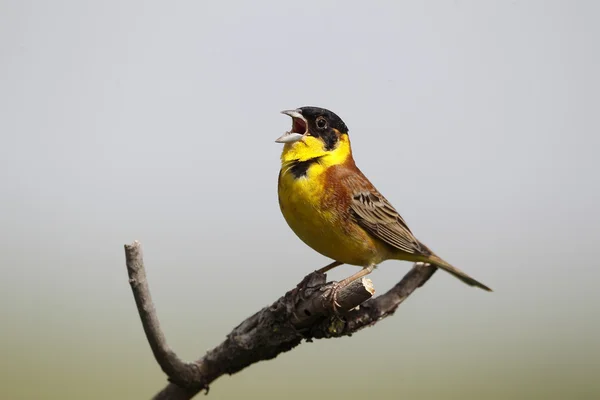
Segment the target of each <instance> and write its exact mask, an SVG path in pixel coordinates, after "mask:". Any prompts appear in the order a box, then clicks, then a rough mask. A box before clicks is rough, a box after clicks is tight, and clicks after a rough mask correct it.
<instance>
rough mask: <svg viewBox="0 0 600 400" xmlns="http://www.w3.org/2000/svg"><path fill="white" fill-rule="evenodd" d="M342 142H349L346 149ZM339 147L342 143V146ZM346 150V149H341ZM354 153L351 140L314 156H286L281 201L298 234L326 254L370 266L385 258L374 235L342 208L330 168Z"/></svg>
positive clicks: (351, 262) (281, 178) (285, 216)
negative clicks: (380, 256)
mask: <svg viewBox="0 0 600 400" xmlns="http://www.w3.org/2000/svg"><path fill="white" fill-rule="evenodd" d="M342 146H345V147H346V149H344V148H343V147H342ZM339 147H342V148H341V149H339ZM339 150H342V151H339ZM349 154H350V148H349V143H344V142H341V143H340V145H339V146H338V150H336V151H334V152H328V153H327V154H321V155H314V154H313V156H314V157H312V158H308V157H303V159H299V158H295V159H288V160H286V159H285V149H284V156H283V157H282V168H281V172H280V175H279V205H280V207H281V212H282V213H283V216H284V218H285V220H286V221H287V223H288V225H289V226H290V228H292V230H293V231H294V232H295V233H296V235H297V236H298V237H299V238H300V239H301V240H302V241H303V242H304V243H306V244H307V245H309V246H310V247H312V248H313V249H314V250H316V251H318V252H319V253H321V254H323V255H324V256H326V257H329V258H332V259H334V260H337V261H340V262H343V263H346V264H353V265H361V266H368V265H369V264H371V263H378V262H379V261H381V260H380V259H379V257H378V251H377V250H378V249H377V246H376V245H375V244H374V242H373V240H372V239H371V238H370V236H369V235H368V234H367V233H366V232H365V231H364V230H363V229H362V228H360V227H359V226H357V225H355V224H354V223H353V222H352V221H350V220H349V219H348V218H347V216H348V214H347V213H346V214H344V213H342V212H341V211H340V209H339V206H340V203H339V202H336V201H335V197H336V195H339V193H338V194H336V193H334V192H333V191H334V189H335V186H334V185H332V184H331V182H328V181H327V174H326V170H327V169H328V168H331V167H333V166H334V165H338V164H340V163H341V162H343V160H344V159H345V157H347V156H348V155H349Z"/></svg>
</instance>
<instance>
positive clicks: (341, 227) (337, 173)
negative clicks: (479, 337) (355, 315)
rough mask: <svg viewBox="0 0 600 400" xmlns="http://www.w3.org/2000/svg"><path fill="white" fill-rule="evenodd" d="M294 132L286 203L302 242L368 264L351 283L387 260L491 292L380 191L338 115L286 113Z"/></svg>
mask: <svg viewBox="0 0 600 400" xmlns="http://www.w3.org/2000/svg"><path fill="white" fill-rule="evenodd" d="M282 113H283V114H286V115H289V116H290V117H292V121H293V122H292V129H291V130H290V131H289V132H286V133H285V134H283V135H282V136H281V137H280V138H278V139H277V140H276V142H278V143H284V147H283V153H282V154H281V171H280V172H279V183H278V193H279V205H280V208H281V212H282V213H283V216H284V218H285V220H286V221H287V223H288V225H289V226H290V228H292V230H293V231H294V232H295V233H296V235H298V237H299V238H300V239H302V241H304V242H305V243H306V244H307V245H309V246H310V247H312V248H313V249H314V250H316V251H318V252H319V253H321V254H323V255H324V256H326V257H329V258H332V259H333V260H335V261H334V262H332V263H331V264H329V265H328V266H326V267H324V268H322V269H321V272H326V271H328V270H330V269H332V268H334V267H336V266H338V265H342V264H352V265H358V266H361V267H363V269H362V270H361V271H359V272H357V273H356V274H354V275H352V276H350V277H348V278H346V279H344V280H343V281H341V282H340V284H341V285H345V284H348V283H350V282H352V281H354V280H356V279H358V278H360V277H362V276H365V275H367V274H369V273H371V271H373V269H374V268H375V266H376V265H377V264H379V263H381V262H382V261H385V260H390V259H393V260H406V261H413V262H417V261H421V262H426V263H430V264H433V265H435V266H436V267H439V268H441V269H443V270H445V271H447V272H449V273H450V274H452V275H454V276H455V277H457V278H458V279H460V280H461V281H463V282H464V283H466V284H468V285H471V286H477V287H479V288H482V289H485V290H488V291H491V289H490V288H489V287H487V286H486V285H484V284H483V283H481V282H479V281H477V280H475V279H473V278H471V277H470V276H469V275H467V274H466V273H464V272H463V271H461V270H459V269H458V268H456V267H453V266H452V265H450V264H448V263H447V262H446V261H444V260H442V259H441V258H440V257H438V256H437V255H435V254H434V253H433V252H432V251H431V250H430V249H429V248H428V247H427V246H425V245H424V244H423V243H421V242H419V241H418V240H417V238H416V237H415V236H414V235H413V234H412V232H411V231H410V229H409V228H408V225H407V224H406V222H405V221H404V219H402V217H401V216H400V214H399V213H398V212H397V211H396V209H395V208H394V207H393V206H392V205H391V204H390V203H389V202H388V201H387V200H386V198H385V197H383V196H382V195H381V193H379V192H378V191H377V189H375V187H374V186H373V184H372V183H371V182H369V180H368V179H367V178H366V177H365V176H364V175H363V173H362V172H361V171H360V170H359V169H358V167H357V166H356V164H355V163H354V159H353V158H352V149H351V147H350V139H349V137H348V127H347V126H346V124H345V123H344V122H343V121H342V119H341V118H340V117H338V116H337V115H336V114H335V113H333V112H331V111H329V110H325V109H323V108H318V107H301V108H298V109H296V110H288V111H282Z"/></svg>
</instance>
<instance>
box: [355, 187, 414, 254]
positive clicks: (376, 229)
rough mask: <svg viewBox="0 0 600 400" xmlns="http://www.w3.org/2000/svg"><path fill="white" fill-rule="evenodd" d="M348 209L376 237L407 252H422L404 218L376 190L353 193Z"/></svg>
mask: <svg viewBox="0 0 600 400" xmlns="http://www.w3.org/2000/svg"><path fill="white" fill-rule="evenodd" d="M350 209H351V211H352V213H351V214H352V217H353V219H354V220H355V221H356V222H357V223H358V224H359V225H360V226H362V227H363V228H364V229H365V230H367V232H369V233H370V234H372V235H373V236H375V237H377V238H378V239H381V240H382V241H384V242H385V243H387V244H389V245H390V246H393V247H395V248H397V249H399V250H402V251H405V252H407V253H411V254H423V253H424V249H423V247H422V245H421V243H419V241H418V240H417V238H415V237H414V235H413V234H412V232H411V231H410V229H409V228H408V225H407V224H406V222H405V221H404V219H403V218H402V217H401V216H400V214H399V213H398V212H397V211H396V209H395V208H394V207H393V206H392V205H391V204H390V203H389V202H388V201H387V199H386V198H385V197H383V196H382V195H381V194H379V193H378V192H376V191H374V190H363V191H360V192H357V193H355V194H353V196H352V202H351V204H350Z"/></svg>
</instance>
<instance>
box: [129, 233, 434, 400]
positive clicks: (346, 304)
mask: <svg viewBox="0 0 600 400" xmlns="http://www.w3.org/2000/svg"><path fill="white" fill-rule="evenodd" d="M125 256H126V260H127V271H128V273H129V282H130V284H131V289H132V292H133V296H134V298H135V301H136V304H137V307H138V312H139V314H140V318H141V320H142V325H143V327H144V332H145V333H146V338H147V339H148V343H149V344H150V347H151V349H152V352H153V353H154V357H155V358H156V361H157V362H158V364H159V365H160V367H161V368H162V370H163V371H164V372H165V374H167V376H168V378H169V381H171V383H170V384H168V385H167V386H166V387H165V388H164V389H163V390H162V391H160V392H159V393H158V394H156V396H155V397H154V399H155V400H166V399H169V400H185V399H191V398H192V397H194V396H195V395H196V394H197V393H198V392H200V391H201V390H206V391H207V392H208V385H209V384H210V383H211V382H213V381H214V380H215V379H217V378H218V377H220V376H222V375H224V374H229V375H231V374H234V373H236V372H238V371H241V370H242V369H244V368H246V367H247V366H249V365H251V364H254V363H256V362H258V361H261V360H269V359H272V358H275V357H276V356H277V355H278V354H280V353H283V352H285V351H288V350H291V349H292V348H294V347H295V346H297V345H298V344H300V342H301V341H302V340H303V339H304V340H307V341H310V340H311V339H319V338H332V337H340V336H345V335H351V334H352V333H354V332H356V331H358V330H360V329H362V328H364V327H366V326H370V325H373V324H375V323H377V322H378V321H380V320H381V319H383V318H385V317H387V316H389V315H392V314H393V313H394V311H395V310H396V308H398V306H399V305H400V303H402V302H403V301H404V300H405V299H406V298H407V297H408V296H409V295H410V294H411V293H412V292H413V291H414V290H415V289H417V288H418V287H420V286H422V285H423V284H424V283H425V282H427V280H428V279H429V278H430V277H431V275H433V273H434V272H435V271H436V268H435V267H434V266H430V265H428V264H422V263H417V264H415V266H414V267H413V268H412V269H411V270H410V271H409V272H408V274H406V276H405V277H404V278H403V279H402V280H401V281H400V282H399V283H398V284H397V285H396V286H394V287H393V288H392V289H390V290H389V291H388V292H387V293H385V294H383V295H381V296H378V297H376V298H374V299H370V298H371V297H372V296H373V293H374V290H373V287H372V284H371V281H370V280H369V279H366V278H363V279H362V280H358V281H355V282H352V283H351V284H349V285H348V286H346V287H342V288H339V287H338V288H337V303H338V304H339V305H338V306H337V308H336V309H334V302H333V298H332V296H333V292H334V288H336V286H337V284H336V283H326V282H325V280H326V275H325V274H322V273H319V272H318V271H315V272H313V273H311V274H309V275H307V276H306V277H305V278H304V279H303V280H302V282H300V283H299V284H298V285H297V286H296V287H295V288H294V289H292V290H290V291H289V292H287V293H286V294H285V295H284V296H282V297H281V298H279V299H278V300H277V301H275V302H274V303H273V304H272V305H270V306H268V307H265V308H263V309H262V310H260V311H259V312H257V313H256V314H254V315H252V316H251V317H249V318H247V319H246V320H245V321H243V322H242V323H241V324H240V325H238V326H237V327H236V328H234V329H233V330H232V331H231V333H230V334H229V335H227V338H226V340H225V341H224V342H223V343H221V344H220V345H218V346H217V347H215V348H214V349H212V350H210V351H209V352H208V353H206V354H205V355H204V356H203V357H201V358H200V359H198V360H197V361H195V362H191V363H186V362H183V361H182V360H181V359H180V358H178V357H177V355H176V354H175V353H174V352H173V351H172V350H171V349H170V348H169V346H168V345H167V342H166V339H165V337H164V335H163V333H162V331H161V329H160V324H159V322H158V318H157V316H156V311H155V309H154V305H153V303H152V298H151V296H150V289H149V288H148V283H147V280H146V273H145V270H144V264H143V260H142V251H141V245H140V243H139V242H137V241H136V242H134V243H133V244H131V245H125ZM369 299H370V300H369ZM359 305H360V307H357V306H359Z"/></svg>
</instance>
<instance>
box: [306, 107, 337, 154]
mask: <svg viewBox="0 0 600 400" xmlns="http://www.w3.org/2000/svg"><path fill="white" fill-rule="evenodd" d="M298 111H300V113H301V114H302V116H303V117H304V118H305V119H306V122H307V125H308V126H307V132H308V134H309V135H311V136H314V137H317V138H321V140H323V143H324V144H325V150H332V149H333V148H334V147H335V145H336V144H337V142H338V140H339V137H340V135H347V134H348V127H347V126H346V124H345V123H344V121H342V119H341V118H340V117H338V116H337V115H336V114H335V113H334V112H332V111H329V110H326V109H324V108H319V107H309V106H307V107H300V108H299V109H298Z"/></svg>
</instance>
